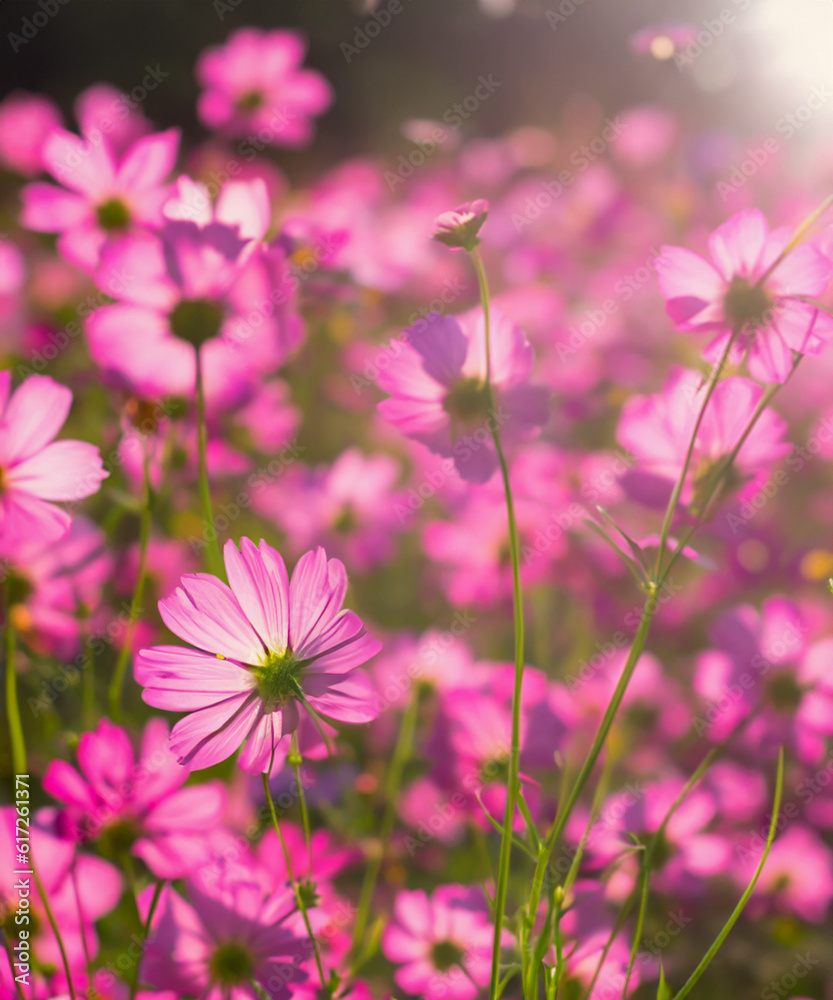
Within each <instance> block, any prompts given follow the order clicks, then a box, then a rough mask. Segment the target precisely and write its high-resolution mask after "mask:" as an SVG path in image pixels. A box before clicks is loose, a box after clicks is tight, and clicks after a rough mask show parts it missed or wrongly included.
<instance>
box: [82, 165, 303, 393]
mask: <svg viewBox="0 0 833 1000" xmlns="http://www.w3.org/2000/svg"><path fill="white" fill-rule="evenodd" d="M164 211H165V215H166V218H167V221H166V222H165V225H164V226H163V227H162V229H161V230H160V231H159V233H158V234H155V233H150V232H145V233H142V234H139V235H135V236H128V237H125V238H122V239H120V240H118V241H117V242H115V243H113V244H111V245H110V246H108V248H107V249H106V250H105V251H104V253H103V254H102V258H101V265H100V267H99V268H98V270H97V272H96V281H97V282H98V284H99V286H100V287H101V288H102V290H105V291H107V292H108V294H111V295H113V296H114V297H115V298H116V299H117V300H118V301H117V302H115V303H114V304H112V305H107V306H104V307H102V308H100V309H97V310H96V311H95V312H93V313H92V315H90V316H89V317H88V319H87V322H86V324H85V329H86V334H87V338H88V340H89V342H90V350H91V352H92V355H93V359H94V360H95V361H96V362H97V363H98V364H99V365H100V366H101V367H102V368H103V369H104V370H105V372H106V373H107V374H108V376H109V377H110V379H111V380H112V381H114V382H115V383H116V384H118V385H123V386H126V387H127V388H129V389H130V390H131V391H132V392H135V393H137V394H138V395H140V396H141V397H143V398H145V399H155V398H158V397H160V396H166V395H179V396H192V395H193V391H194V384H195V377H196V354H195V347H196V346H199V347H200V351H201V357H202V363H203V366H204V377H205V385H206V396H207V398H208V400H209V403H210V404H211V406H212V408H215V407H216V406H217V405H218V403H221V402H222V403H224V404H225V405H231V403H242V402H244V401H245V400H246V399H248V398H250V396H251V393H252V392H253V391H254V384H255V380H254V376H255V374H256V373H261V372H263V371H271V370H272V369H274V368H275V367H277V366H278V365H279V364H281V363H282V362H283V361H284V360H285V358H286V355H287V353H288V352H289V350H290V349H292V348H293V347H295V346H297V344H298V342H299V341H300V339H301V337H302V335H303V325H302V323H301V321H300V320H299V318H298V317H297V316H296V315H295V313H294V311H293V304H294V299H293V289H292V286H291V285H290V283H289V279H290V275H289V272H288V268H287V266H286V257H285V253H284V251H283V249H282V248H281V247H280V246H279V245H278V244H270V245H268V246H264V245H263V244H262V243H261V240H262V238H263V236H264V235H265V233H266V231H267V229H268V228H269V225H270V206H269V197H268V193H267V191H266V187H265V185H264V183H263V181H261V180H254V181H247V182H243V181H240V182H233V183H230V184H226V185H225V186H224V188H223V190H222V191H221V193H220V197H219V198H218V200H217V203H216V205H212V203H211V199H210V197H209V195H208V191H207V189H206V188H205V186H204V185H201V184H197V183H195V182H194V181H192V180H191V179H190V178H187V177H181V178H179V180H178V182H177V186H176V194H175V195H174V197H172V198H171V199H170V200H169V201H168V202H166V204H165V207H164ZM125 275H129V276H130V280H129V281H127V280H125V278H124V276H125Z"/></svg>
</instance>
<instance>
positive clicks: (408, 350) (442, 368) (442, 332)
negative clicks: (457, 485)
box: [379, 309, 547, 483]
mask: <svg viewBox="0 0 833 1000" xmlns="http://www.w3.org/2000/svg"><path fill="white" fill-rule="evenodd" d="M405 340H406V343H405V344H402V345H397V349H396V351H394V350H393V349H392V350H391V353H392V355H393V360H392V361H391V363H390V365H389V366H388V368H387V370H386V371H383V372H382V373H381V374H380V375H379V385H380V386H381V388H382V389H384V390H385V391H386V392H389V393H390V394H391V396H392V398H391V399H385V400H383V401H382V402H381V403H380V404H379V412H380V413H381V414H382V415H383V416H384V417H385V418H386V419H388V420H389V421H390V422H391V423H392V424H394V425H395V426H396V427H398V428H399V430H400V431H401V432H402V433H403V434H405V435H406V436H408V437H412V438H415V439H416V440H417V441H421V442H422V443H423V444H425V445H427V446H428V447H429V448H430V449H431V450H432V451H434V452H436V453H437V454H439V455H443V456H444V457H446V458H453V459H454V464H455V466H456V468H457V471H458V472H459V474H460V475H461V476H462V478H463V479H466V480H468V481H469V482H476V483H482V482H485V481H486V480H487V479H489V478H490V476H491V475H492V473H493V472H494V471H495V469H496V468H497V456H496V454H495V450H494V445H493V443H492V435H491V428H493V427H494V428H497V429H500V430H501V431H502V432H503V433H509V434H510V435H512V434H514V435H517V436H520V437H530V436H532V435H533V434H534V433H535V432H536V431H537V430H539V429H540V428H541V427H542V426H543V425H544V424H545V423H546V421H547V391H546V389H544V388H542V387H538V386H531V385H530V384H529V382H528V379H529V376H530V375H531V374H532V368H533V365H534V363H535V354H534V351H533V349H532V345H531V344H530V343H529V341H528V340H527V339H526V336H525V334H524V333H523V331H522V330H521V329H520V328H519V327H517V326H515V325H514V323H512V322H511V321H510V320H509V319H508V318H507V317H505V316H503V315H502V314H500V313H497V312H492V317H491V337H490V345H491V350H490V355H491V383H492V400H493V404H492V403H490V401H489V394H488V391H487V386H486V331H485V326H484V322H483V313H482V311H481V310H480V309H475V310H472V311H471V312H468V313H465V314H463V315H462V316H457V317H454V316H440V315H438V314H437V313H431V314H430V315H429V316H428V317H427V318H426V319H423V320H419V321H418V322H417V323H416V324H414V326H412V327H409V328H408V330H406V331H405Z"/></svg>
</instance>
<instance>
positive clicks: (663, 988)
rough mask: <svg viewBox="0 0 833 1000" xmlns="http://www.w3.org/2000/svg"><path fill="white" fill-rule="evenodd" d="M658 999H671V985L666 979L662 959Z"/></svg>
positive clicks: (660, 962)
mask: <svg viewBox="0 0 833 1000" xmlns="http://www.w3.org/2000/svg"><path fill="white" fill-rule="evenodd" d="M657 1000H671V987H670V986H669V985H668V983H667V982H666V981H665V969H663V967H662V959H660V960H659V986H658V987H657Z"/></svg>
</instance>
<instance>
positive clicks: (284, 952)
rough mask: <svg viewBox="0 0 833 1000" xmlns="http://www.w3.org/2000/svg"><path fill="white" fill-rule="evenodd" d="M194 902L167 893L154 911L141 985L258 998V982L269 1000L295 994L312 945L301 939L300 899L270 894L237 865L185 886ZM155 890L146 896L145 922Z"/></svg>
mask: <svg viewBox="0 0 833 1000" xmlns="http://www.w3.org/2000/svg"><path fill="white" fill-rule="evenodd" d="M187 888H188V896H189V900H190V902H186V900H185V899H183V897H182V896H180V895H179V893H177V892H174V890H173V889H170V888H166V889H165V890H164V891H163V893H162V897H161V899H160V900H159V904H158V906H157V908H156V911H155V913H154V917H153V922H152V924H151V930H152V933H151V936H150V938H149V940H148V945H147V951H146V952H145V956H144V959H143V961H142V966H141V971H140V977H141V980H142V982H145V983H147V984H148V985H150V986H156V987H159V988H163V989H173V990H176V991H177V995H178V996H183V995H188V996H194V997H202V998H206V1000H220V998H221V997H222V998H234V1000H249V998H252V1000H255V998H256V997H257V996H258V994H257V993H256V992H255V989H254V987H253V985H252V983H253V982H256V983H257V984H258V985H259V986H260V987H261V988H262V989H263V990H265V991H266V992H267V993H268V995H269V996H270V997H275V998H281V997H288V996H289V995H290V990H289V983H290V982H299V981H303V980H304V979H306V973H305V972H304V971H303V969H302V968H301V964H302V962H303V960H304V959H305V958H306V957H308V955H309V951H310V944H309V942H308V941H307V940H305V939H304V938H301V937H298V936H296V934H295V932H294V924H295V921H294V919H293V914H294V897H293V894H292V892H291V890H289V889H288V888H286V889H282V890H280V891H279V892H275V893H270V892H269V891H268V890H266V889H264V887H263V884H262V880H261V878H260V876H259V873H258V872H257V870H256V869H254V868H252V869H248V868H244V867H243V866H242V865H238V866H235V867H234V868H233V869H230V870H229V871H227V872H224V873H223V875H222V876H221V877H220V878H219V879H218V880H217V881H216V882H214V883H212V884H210V885H209V884H202V885H199V886H198V885H196V884H195V883H193V882H189V883H187ZM152 895H153V889H152V888H149V889H148V890H146V891H145V892H144V893H143V894H142V896H141V897H140V909H141V910H142V912H143V916H144V918H146V916H147V911H148V909H149V906H150V900H151V896H152Z"/></svg>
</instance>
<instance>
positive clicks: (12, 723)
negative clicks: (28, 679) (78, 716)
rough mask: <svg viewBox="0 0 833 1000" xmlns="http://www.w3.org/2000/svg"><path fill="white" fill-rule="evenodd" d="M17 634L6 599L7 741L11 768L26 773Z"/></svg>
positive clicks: (16, 771) (19, 772)
mask: <svg viewBox="0 0 833 1000" xmlns="http://www.w3.org/2000/svg"><path fill="white" fill-rule="evenodd" d="M16 645H17V636H16V633H15V628H14V625H12V623H11V621H10V620H9V605H8V599H7V600H6V643H5V646H6V718H7V719H8V723H9V741H10V743H11V747H12V769H13V771H14V773H15V774H25V773H26V742H25V740H24V738H23V723H22V722H21V719H20V703H19V702H18V699H17V672H16V671H15V666H14V651H15V647H16Z"/></svg>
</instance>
